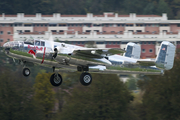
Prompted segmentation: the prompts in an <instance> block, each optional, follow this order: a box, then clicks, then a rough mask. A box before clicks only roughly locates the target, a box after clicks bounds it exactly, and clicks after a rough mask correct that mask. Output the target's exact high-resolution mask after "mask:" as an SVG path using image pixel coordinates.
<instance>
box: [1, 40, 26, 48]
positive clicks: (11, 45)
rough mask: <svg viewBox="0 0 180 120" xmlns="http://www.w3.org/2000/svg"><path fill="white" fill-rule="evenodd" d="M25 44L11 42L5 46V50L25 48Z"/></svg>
mask: <svg viewBox="0 0 180 120" xmlns="http://www.w3.org/2000/svg"><path fill="white" fill-rule="evenodd" d="M23 46H24V42H23V41H10V42H7V43H5V44H4V45H3V47H4V48H14V47H17V48H18V47H23Z"/></svg>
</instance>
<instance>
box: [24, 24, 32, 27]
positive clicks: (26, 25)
mask: <svg viewBox="0 0 180 120" xmlns="http://www.w3.org/2000/svg"><path fill="white" fill-rule="evenodd" d="M24 26H28V27H29V26H32V25H31V24H24Z"/></svg>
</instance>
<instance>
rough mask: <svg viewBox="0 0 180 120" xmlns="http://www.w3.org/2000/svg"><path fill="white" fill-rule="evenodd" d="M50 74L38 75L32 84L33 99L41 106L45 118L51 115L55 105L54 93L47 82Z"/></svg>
mask: <svg viewBox="0 0 180 120" xmlns="http://www.w3.org/2000/svg"><path fill="white" fill-rule="evenodd" d="M50 76H51V74H50V73H38V75H37V76H36V81H35V84H34V89H35V95H34V99H35V100H36V101H37V102H38V103H39V105H41V106H42V109H43V112H44V113H45V116H46V117H49V115H50V114H51V113H52V109H53V107H54V104H55V92H54V91H53V89H52V85H51V84H50V82H49V78H50Z"/></svg>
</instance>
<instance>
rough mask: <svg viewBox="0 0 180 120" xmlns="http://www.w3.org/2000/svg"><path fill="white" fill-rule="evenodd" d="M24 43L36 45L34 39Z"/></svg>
mask: <svg viewBox="0 0 180 120" xmlns="http://www.w3.org/2000/svg"><path fill="white" fill-rule="evenodd" d="M24 43H25V44H30V45H34V39H27V40H26V41H25V42H24Z"/></svg>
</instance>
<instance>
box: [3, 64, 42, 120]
mask: <svg viewBox="0 0 180 120" xmlns="http://www.w3.org/2000/svg"><path fill="white" fill-rule="evenodd" d="M15 76H16V77H15ZM42 115H43V113H42V112H41V110H40V107H39V105H38V104H37V103H36V102H35V101H34V99H33V89H32V86H31V85H30V84H29V82H28V81H26V80H25V79H23V77H22V75H20V74H19V72H14V71H13V72H12V71H11V70H10V69H7V68H5V67H4V68H3V67H0V119H1V120H14V119H17V120H34V119H36V120H38V119H40V120H41V119H42Z"/></svg>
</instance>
